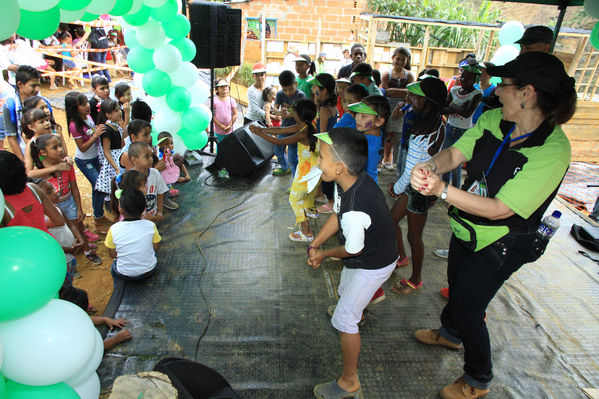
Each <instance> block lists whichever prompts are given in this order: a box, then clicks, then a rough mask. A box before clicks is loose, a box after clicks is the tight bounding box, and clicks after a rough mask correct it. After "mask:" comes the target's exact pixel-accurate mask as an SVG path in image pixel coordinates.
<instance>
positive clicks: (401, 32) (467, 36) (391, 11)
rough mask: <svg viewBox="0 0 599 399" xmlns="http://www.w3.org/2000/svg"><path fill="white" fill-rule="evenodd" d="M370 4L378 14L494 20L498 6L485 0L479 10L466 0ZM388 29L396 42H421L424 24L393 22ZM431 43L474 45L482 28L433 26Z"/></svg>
mask: <svg viewBox="0 0 599 399" xmlns="http://www.w3.org/2000/svg"><path fill="white" fill-rule="evenodd" d="M368 8H369V9H370V10H371V11H372V12H374V13H377V14H383V15H395V16H407V17H417V18H434V19H442V20H447V21H468V22H482V23H489V24H495V23H496V22H497V19H498V18H499V10H496V9H495V8H494V7H492V6H491V2H490V1H483V2H482V4H481V5H480V7H479V8H478V10H477V9H476V7H475V6H474V4H472V3H471V2H469V1H465V0H400V1H398V0H368ZM387 31H388V32H389V33H390V34H391V36H390V40H391V41H393V42H400V43H410V45H412V46H418V45H422V41H423V39H424V27H423V26H422V25H414V24H402V23H395V22H390V23H388V25H387ZM429 31H430V34H431V36H430V40H429V46H438V47H458V48H470V47H475V46H476V42H477V40H478V38H479V35H480V34H481V32H480V31H479V30H474V29H464V28H450V27H444V26H431V27H430V28H429Z"/></svg>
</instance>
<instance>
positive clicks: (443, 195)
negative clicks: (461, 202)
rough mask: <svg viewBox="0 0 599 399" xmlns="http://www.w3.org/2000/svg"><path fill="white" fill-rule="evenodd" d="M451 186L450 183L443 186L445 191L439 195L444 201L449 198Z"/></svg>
mask: <svg viewBox="0 0 599 399" xmlns="http://www.w3.org/2000/svg"><path fill="white" fill-rule="evenodd" d="M448 188H449V184H448V183H445V187H444V188H443V192H442V193H441V195H440V196H439V198H441V199H442V200H443V201H445V200H447V189H448Z"/></svg>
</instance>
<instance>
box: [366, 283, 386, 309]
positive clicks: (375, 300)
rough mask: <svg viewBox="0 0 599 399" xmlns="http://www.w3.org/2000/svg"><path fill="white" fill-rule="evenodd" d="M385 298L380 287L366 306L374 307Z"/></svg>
mask: <svg viewBox="0 0 599 399" xmlns="http://www.w3.org/2000/svg"><path fill="white" fill-rule="evenodd" d="M385 298H386V296H385V291H383V287H380V288H379V289H378V290H376V292H375V293H374V295H373V296H372V299H371V300H370V303H369V304H368V305H374V304H377V303H379V302H383V301H384V300H385Z"/></svg>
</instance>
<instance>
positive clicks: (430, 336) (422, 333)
mask: <svg viewBox="0 0 599 399" xmlns="http://www.w3.org/2000/svg"><path fill="white" fill-rule="evenodd" d="M414 338H416V340H417V341H418V342H422V343H423V344H427V345H438V346H444V347H446V348H449V349H454V350H458V349H460V348H461V347H462V344H454V343H453V342H451V341H450V340H448V339H446V338H444V337H443V336H442V335H441V333H440V332H439V330H416V331H414Z"/></svg>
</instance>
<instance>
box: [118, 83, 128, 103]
mask: <svg viewBox="0 0 599 399" xmlns="http://www.w3.org/2000/svg"><path fill="white" fill-rule="evenodd" d="M128 90H131V87H129V85H128V84H127V83H124V82H120V83H117V84H116V85H115V86H114V96H115V97H116V98H117V100H118V98H119V97H122V96H124V95H125V93H127V91H128Z"/></svg>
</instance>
